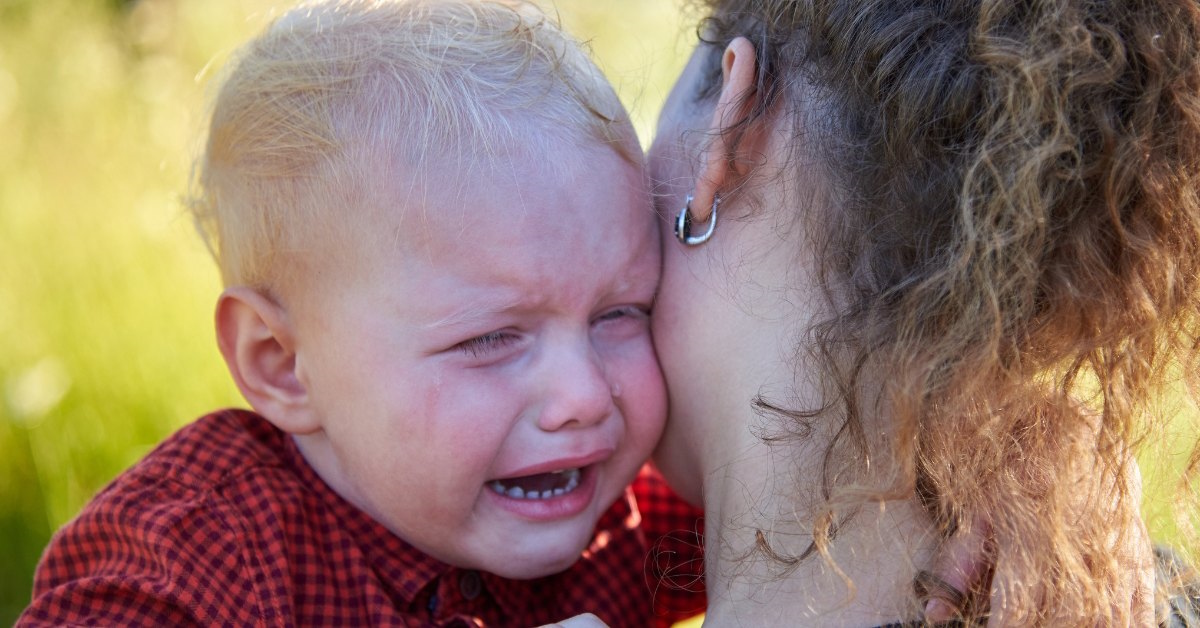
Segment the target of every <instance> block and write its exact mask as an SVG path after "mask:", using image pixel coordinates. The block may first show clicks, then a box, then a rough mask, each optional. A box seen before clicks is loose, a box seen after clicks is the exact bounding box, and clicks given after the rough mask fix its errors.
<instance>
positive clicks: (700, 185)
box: [692, 37, 766, 222]
mask: <svg viewBox="0 0 1200 628" xmlns="http://www.w3.org/2000/svg"><path fill="white" fill-rule="evenodd" d="M757 76H758V57H757V55H756V53H755V50H754V44H752V43H750V40H749V39H746V38H745V37H738V38H735V39H734V40H733V41H731V42H729V45H728V46H726V47H725V53H724V54H723V55H721V91H720V93H719V94H718V96H717V107H716V109H715V110H714V111H713V118H712V124H711V127H710V129H709V131H710V135H711V137H712V142H711V143H710V144H709V146H708V149H707V150H706V152H705V154H704V157H703V158H702V159H701V163H700V168H701V171H700V173H699V176H698V177H697V179H696V189H695V190H694V191H693V193H692V215H693V216H694V217H695V219H696V220H697V221H698V222H703V221H705V220H708V216H709V210H710V208H711V207H712V203H713V199H714V198H715V197H716V195H717V193H718V192H719V191H720V190H722V189H725V188H728V187H729V186H730V185H732V184H735V183H736V182H737V179H738V178H740V177H742V176H745V175H746V174H747V173H749V171H750V169H751V167H752V166H753V164H754V163H756V161H757V160H758V158H759V156H760V155H762V154H763V152H764V149H765V146H764V142H765V137H766V136H765V134H764V133H762V132H761V130H756V129H752V128H742V129H738V128H736V127H737V126H738V124H739V123H740V122H742V121H744V120H745V119H746V118H747V116H749V114H750V111H751V110H752V109H753V108H754V106H755V104H756V103H757V100H758V98H760V97H761V94H759V93H757V85H756V84H757Z"/></svg>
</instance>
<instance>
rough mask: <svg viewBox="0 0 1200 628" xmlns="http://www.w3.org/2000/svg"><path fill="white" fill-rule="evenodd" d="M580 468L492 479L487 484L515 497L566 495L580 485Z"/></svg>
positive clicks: (546, 497)
mask: <svg viewBox="0 0 1200 628" xmlns="http://www.w3.org/2000/svg"><path fill="white" fill-rule="evenodd" d="M580 473H581V470H580V469H579V468H573V469H561V470H559V471H552V472H550V473H536V474H534V475H526V476H522V477H517V478H504V479H501V480H492V481H491V482H488V483H487V485H488V487H490V488H491V489H492V490H493V491H496V492H497V493H499V494H500V495H504V496H506V497H511V498H513V499H550V498H552V497H558V496H560V495H566V494H567V493H570V492H571V491H573V490H575V489H576V488H577V487H578V486H579V476H580Z"/></svg>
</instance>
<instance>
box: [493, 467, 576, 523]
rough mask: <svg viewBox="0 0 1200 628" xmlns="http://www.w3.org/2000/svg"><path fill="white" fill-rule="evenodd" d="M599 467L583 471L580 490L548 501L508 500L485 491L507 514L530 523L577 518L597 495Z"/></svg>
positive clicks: (507, 497)
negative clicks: (509, 513)
mask: <svg viewBox="0 0 1200 628" xmlns="http://www.w3.org/2000/svg"><path fill="white" fill-rule="evenodd" d="M597 471H598V470H597V468H596V465H588V466H586V467H583V468H582V469H580V477H579V486H577V487H576V488H575V490H573V491H571V492H569V493H565V494H563V495H556V496H554V497H550V498H548V499H523V498H519V497H509V496H508V495H501V494H499V493H497V492H496V491H493V490H492V489H491V488H489V487H486V486H485V487H484V491H483V492H484V493H485V494H486V495H487V498H488V499H493V500H495V501H496V503H497V505H499V506H500V508H502V509H504V510H507V511H509V512H511V513H513V514H516V515H518V516H520V517H521V518H523V519H528V520H531V521H554V520H556V519H565V518H568V517H574V516H575V515H578V514H579V513H581V512H583V511H584V510H586V509H587V507H588V505H589V504H591V503H592V500H593V499H595V495H596V484H597V476H598V475H599V473H598V472H597Z"/></svg>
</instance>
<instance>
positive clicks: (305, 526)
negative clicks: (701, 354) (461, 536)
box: [18, 410, 704, 626]
mask: <svg viewBox="0 0 1200 628" xmlns="http://www.w3.org/2000/svg"><path fill="white" fill-rule="evenodd" d="M697 516H698V511H696V510H695V509H692V508H690V507H688V506H686V505H684V504H683V503H682V502H680V501H679V500H678V499H677V498H675V497H674V496H673V494H671V493H670V491H669V489H667V488H666V487H665V485H664V484H663V483H662V481H661V478H658V476H657V475H656V474H653V473H652V472H649V471H648V470H643V473H642V474H641V475H640V476H639V478H638V481H637V482H636V483H635V485H634V486H633V487H632V488H631V489H630V491H628V492H627V496H626V498H625V499H622V500H618V502H617V503H616V504H614V505H613V507H612V508H610V509H609V510H608V512H607V513H606V514H605V515H604V516H603V517H602V518H601V520H600V522H599V524H598V525H597V532H596V536H595V537H594V538H593V543H592V546H591V547H590V548H589V549H588V550H587V551H585V552H584V554H583V557H582V558H581V559H580V560H579V561H578V562H577V563H576V564H575V565H574V566H572V567H571V568H570V569H568V570H567V571H565V572H563V573H561V574H558V575H554V576H549V577H545V578H540V579H537V580H528V581H520V580H507V579H504V578H500V577H497V576H494V575H492V574H488V573H481V572H476V571H471V570H465V569H458V568H455V567H452V566H450V565H447V564H445V563H442V562H439V561H437V560H434V559H433V558H431V557H429V556H427V555H425V554H423V553H422V552H420V551H418V550H417V549H415V548H414V547H412V546H411V545H409V544H408V543H406V542H404V541H403V540H401V539H400V538H399V537H397V536H395V535H393V534H392V533H390V532H389V531H388V530H387V529H385V528H384V527H383V526H382V525H380V524H379V523H377V522H376V521H375V520H373V519H371V518H370V517H369V516H368V515H366V514H365V513H363V512H362V511H360V510H358V509H357V508H355V507H354V506H352V505H350V504H349V503H348V502H346V501H345V500H343V499H342V498H341V497H339V496H338V495H337V494H336V493H334V492H333V491H332V490H331V489H330V488H329V487H328V486H327V485H326V484H325V483H324V482H323V481H322V480H321V479H320V478H319V477H318V476H317V475H316V473H315V472H314V471H313V470H312V469H311V468H310V467H309V466H308V464H307V463H306V462H305V461H304V459H303V458H302V457H301V456H300V453H299V451H298V450H297V449H296V446H295V444H294V443H293V442H292V439H291V438H288V437H287V436H286V435H285V434H283V433H282V432H280V431H278V430H277V429H275V428H274V427H273V426H272V425H271V424H270V423H268V422H267V421H265V420H264V419H263V418H261V417H259V416H258V415H255V414H253V413H251V412H246V411H241V410H227V411H223V412H218V413H215V414H211V415H208V416H206V417H203V418H201V419H200V420H199V421H197V422H195V423H193V424H192V425H189V426H187V427H185V428H183V429H182V430H180V431H179V432H178V433H176V434H175V435H174V436H171V437H170V438H168V439H167V440H166V441H165V442H164V443H163V444H162V445H160V446H159V447H158V448H157V449H155V450H154V451H153V452H151V453H150V454H149V455H148V456H147V457H146V458H145V459H143V460H142V461H141V462H139V463H138V464H137V465H135V466H134V467H133V468H131V469H130V470H128V471H127V472H125V473H124V474H122V475H121V476H120V477H118V478H117V479H116V480H115V481H114V482H113V483H112V484H111V485H109V486H108V487H107V488H105V489H104V490H103V491H102V492H100V493H99V494H98V495H97V496H96V498H95V499H93V500H92V502H91V503H89V504H88V505H87V506H86V507H85V508H84V510H83V512H82V513H80V515H79V516H78V517H77V518H76V519H75V520H74V521H72V522H70V523H69V524H67V525H66V526H64V527H63V528H62V529H61V530H59V532H58V533H57V534H56V535H55V537H54V539H53V540H52V541H51V543H50V546H49V547H48V548H47V549H46V552H45V554H44V555H43V557H42V561H41V564H40V565H39V566H38V569H37V573H36V575H35V582H34V598H33V602H32V604H31V605H30V607H29V608H27V609H26V610H25V613H24V614H23V615H22V616H21V618H20V619H19V620H18V625H20V626H36V625H62V624H76V625H78V624H85V625H108V626H113V625H158V626H166V625H171V626H180V625H204V626H210V625H236V626H309V625H372V626H453V625H459V626H477V625H486V626H536V625H540V624H544V623H548V622H552V621H556V620H561V619H563V618H566V617H569V616H573V615H576V614H579V613H583V612H591V613H595V614H596V615H598V616H599V617H600V618H601V619H603V620H605V621H606V622H608V623H609V624H610V625H612V626H647V625H660V626H661V625H667V624H669V623H671V622H672V621H675V620H678V619H682V618H684V617H686V616H687V615H690V614H694V613H695V612H696V611H699V610H702V609H703V606H704V598H703V591H702V590H697V591H694V592H691V593H689V592H687V591H685V590H682V589H679V588H663V587H659V586H657V583H656V582H653V581H652V580H653V577H648V576H647V575H646V574H647V573H648V572H647V567H646V566H647V565H648V564H649V563H648V561H647V552H648V547H649V545H650V544H649V543H647V541H646V539H647V538H651V539H655V538H659V537H661V536H662V535H663V534H664V533H667V532H673V531H678V530H684V531H689V532H690V531H692V530H695V529H696V518H697ZM673 538H674V537H673V535H672V536H668V537H667V539H666V540H665V541H662V542H659V543H658V544H657V549H658V552H659V555H660V557H661V556H662V555H664V554H672V553H674V552H677V551H683V552H689V553H688V554H687V555H689V556H692V555H694V552H690V550H689V549H688V548H687V547H686V545H687V544H686V543H677V541H676V540H672V539H673ZM684 538H686V536H685V537H684ZM673 543H675V544H676V545H673ZM654 562H661V559H660V560H659V561H654ZM693 589H694V587H693ZM652 598H653V599H652ZM652 605H653V608H654V609H655V610H652ZM664 609H665V610H664ZM656 610H657V612H656Z"/></svg>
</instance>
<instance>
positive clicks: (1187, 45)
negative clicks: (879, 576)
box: [697, 0, 1200, 625]
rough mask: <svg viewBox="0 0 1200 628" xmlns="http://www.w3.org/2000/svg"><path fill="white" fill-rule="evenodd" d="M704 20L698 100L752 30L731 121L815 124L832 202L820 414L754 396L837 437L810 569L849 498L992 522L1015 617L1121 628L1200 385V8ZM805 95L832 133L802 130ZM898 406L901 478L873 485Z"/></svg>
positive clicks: (820, 333)
mask: <svg viewBox="0 0 1200 628" xmlns="http://www.w3.org/2000/svg"><path fill="white" fill-rule="evenodd" d="M704 4H705V5H706V6H707V9H708V11H707V13H708V15H709V17H707V18H706V19H705V20H704V22H703V24H702V26H701V29H700V32H701V39H702V40H703V41H705V42H707V43H708V44H710V54H709V55H708V60H707V73H706V78H705V80H704V84H703V87H702V91H701V93H700V94H698V95H697V97H698V98H700V99H709V98H712V97H713V96H714V95H715V94H716V92H717V90H718V89H719V88H720V83H721V75H720V55H721V53H722V50H723V49H724V47H725V45H726V44H728V43H729V41H731V40H732V39H733V38H734V37H737V36H746V37H747V38H749V39H750V40H751V41H752V42H753V43H754V44H755V47H756V50H757V54H758V72H759V74H758V77H757V83H758V84H757V86H756V98H755V106H754V107H753V108H752V109H751V110H750V114H749V116H748V117H747V118H746V119H745V120H743V121H742V122H741V124H742V125H754V124H760V123H765V122H768V121H779V120H784V121H788V120H790V121H791V123H792V124H793V125H795V128H797V129H798V131H797V132H799V129H800V127H803V129H802V131H803V133H804V137H805V138H806V139H805V142H806V144H811V142H812V141H813V140H812V138H814V137H816V138H817V140H816V144H817V146H816V150H817V151H819V155H820V156H821V157H822V158H823V159H822V161H823V163H824V166H825V168H826V170H827V172H826V174H827V175H828V176H829V177H830V181H831V184H832V185H833V186H834V189H836V190H837V198H838V199H839V205H838V207H837V211H831V212H827V213H823V214H822V216H821V218H822V224H825V225H827V229H825V230H824V232H823V233H821V234H818V245H817V247H816V249H815V250H816V251H817V252H818V257H819V258H820V259H819V263H820V268H821V273H820V279H821V282H822V284H823V287H824V289H825V290H826V291H827V293H828V294H829V295H830V301H831V303H834V304H835V308H834V309H835V312H834V314H833V316H831V317H830V318H829V319H827V320H825V321H823V322H821V323H820V324H818V325H817V326H816V327H815V328H814V329H813V330H812V333H811V334H810V336H811V338H813V339H814V342H813V346H814V348H813V349H812V352H813V353H814V355H815V356H816V357H817V358H819V360H820V364H821V365H822V366H823V367H825V368H824V370H825V373H824V376H825V378H826V382H827V384H828V386H827V390H828V391H829V392H828V393H827V397H826V399H825V400H824V401H825V403H824V404H822V406H821V407H820V408H817V409H806V408H801V409H784V408H782V407H779V406H771V405H770V404H769V403H768V402H765V401H763V402H761V403H763V404H764V405H767V406H768V407H772V409H774V410H777V411H778V412H779V413H780V414H781V415H784V416H786V417H788V418H790V419H791V420H793V421H798V422H801V423H802V425H800V426H798V427H797V429H798V430H802V429H803V427H804V425H808V424H809V423H810V422H811V421H814V420H817V419H818V418H821V419H827V418H829V417H834V418H835V419H836V420H839V421H841V422H842V423H841V429H840V430H838V431H837V434H838V437H837V438H835V439H834V442H833V443H832V444H831V445H830V447H829V449H828V450H827V452H826V464H825V474H824V478H823V482H824V486H823V488H824V489H825V494H826V495H827V497H828V499H827V505H828V510H827V511H826V512H825V516H822V517H818V518H817V520H816V521H814V522H812V525H813V531H814V538H815V539H816V541H815V542H814V547H815V549H817V550H820V549H821V546H822V545H823V544H828V543H831V542H833V540H834V537H835V535H836V528H837V522H838V521H839V518H841V517H845V516H847V514H846V513H852V512H853V509H854V506H855V504H859V505H861V504H862V503H864V502H865V501H870V500H881V499H891V498H895V497H900V496H904V495H912V494H913V492H914V491H916V492H917V494H919V495H921V496H922V497H923V498H924V500H925V501H924V503H925V504H926V505H927V507H928V508H929V510H930V512H931V514H932V515H933V517H934V520H935V521H937V522H938V523H939V525H940V526H941V529H942V531H943V532H944V533H945V534H947V535H949V534H950V533H952V532H953V531H954V530H955V528H956V527H959V526H963V525H970V521H971V519H972V516H971V515H972V514H979V513H982V514H983V516H984V518H985V519H986V520H987V521H988V522H989V524H990V527H991V533H992V535H993V538H994V540H995V551H996V554H995V557H994V558H995V571H994V576H993V578H994V579H993V586H994V587H995V590H994V592H995V593H997V594H998V595H999V596H1000V599H1002V600H1004V601H1005V607H1006V612H1008V613H1009V615H1007V616H1008V617H1009V618H1010V619H1011V620H1012V621H1014V622H1016V623H1018V624H1022V625H1024V624H1032V623H1042V622H1050V623H1054V624H1061V623H1069V624H1078V623H1081V622H1085V623H1092V622H1095V621H1097V620H1099V621H1101V622H1102V623H1105V624H1108V623H1113V622H1116V623H1124V622H1127V621H1128V617H1126V616H1124V615H1123V614H1122V613H1123V612H1124V611H1123V610H1122V609H1121V606H1122V605H1121V604H1118V600H1116V599H1115V597H1116V593H1115V592H1116V591H1118V590H1119V589H1120V585H1119V582H1120V579H1121V577H1122V573H1121V569H1120V567H1119V563H1118V561H1117V559H1116V557H1115V556H1114V552H1113V551H1112V548H1113V547H1114V544H1115V543H1119V542H1121V539H1123V538H1125V535H1128V534H1133V533H1135V530H1134V526H1135V525H1136V524H1135V523H1134V522H1135V519H1136V516H1137V514H1136V513H1137V509H1138V504H1137V503H1134V502H1135V501H1136V500H1135V499H1133V495H1132V493H1131V487H1130V486H1129V485H1128V484H1127V482H1126V481H1124V480H1123V479H1122V478H1126V477H1128V476H1127V471H1128V469H1126V466H1127V465H1128V464H1131V460H1130V457H1129V452H1130V451H1131V450H1133V449H1134V448H1136V447H1138V446H1141V445H1142V444H1143V443H1144V441H1145V440H1146V439H1147V438H1150V437H1154V438H1157V437H1158V436H1160V435H1161V434H1162V430H1163V428H1164V424H1165V423H1166V422H1167V420H1168V417H1166V415H1165V414H1164V413H1163V412H1161V411H1158V410H1156V408H1157V405H1156V404H1155V400H1156V398H1157V395H1159V394H1161V392H1162V390H1163V389H1164V388H1165V387H1166V386H1167V385H1168V384H1169V383H1171V382H1172V381H1173V380H1175V379H1177V377H1178V373H1179V371H1178V369H1177V366H1178V365H1179V364H1183V365H1184V367H1183V370H1184V373H1186V374H1187V375H1188V377H1189V379H1190V380H1191V381H1192V382H1194V381H1195V379H1196V375H1197V371H1196V364H1197V352H1198V339H1200V321H1198V316H1197V304H1198V303H1200V298H1198V297H1200V4H1198V3H1197V2H1195V1H1191V0H1146V1H1139V2H1095V1H1085V0H1038V1H1036V2H1035V1H1032V0H977V1H967V0H938V1H915V0H910V1H895V0H889V1H886V2H885V1H881V0H841V1H838V0H708V1H707V2H705V3H704ZM814 87H815V89H814ZM814 94H815V98H816V99H817V100H818V101H820V102H819V104H820V108H821V111H823V112H826V113H827V114H828V115H827V116H825V117H824V118H823V119H822V120H821V121H820V125H819V126H820V128H813V124H812V123H811V122H812V121H811V120H809V119H806V120H805V121H804V122H800V120H801V118H802V117H803V116H802V113H801V106H800V104H799V103H798V101H799V100H800V99H804V98H807V99H809V100H811V99H813V98H814V96H813V95H814ZM781 116H782V118H781ZM798 138H799V136H798V135H797V139H796V141H795V142H794V143H795V144H797V145H798V144H799V143H800V140H799V139H798ZM806 150H812V146H806ZM793 163H794V164H799V163H800V162H799V161H798V160H793ZM834 295H836V297H835V296H834ZM875 369H886V371H878V370H875ZM872 370H875V372H886V373H887V374H888V375H887V377H886V378H884V382H885V384H884V390H883V394H882V395H879V391H871V392H865V391H864V388H865V386H864V384H865V383H866V382H867V381H868V380H867V377H866V373H867V372H868V371H872ZM871 381H873V380H871ZM1193 390H1194V389H1193ZM883 408H886V411H887V414H888V418H889V421H890V422H891V423H890V424H891V427H890V428H889V429H890V432H889V438H888V439H887V443H888V444H887V447H888V449H889V450H890V451H889V452H888V454H887V455H888V457H890V458H892V459H894V461H895V462H896V464H895V466H894V467H893V469H894V470H895V473H894V475H892V476H889V479H888V480H886V481H884V482H882V483H878V482H877V483H876V484H875V485H874V486H873V487H871V490H869V491H865V492H864V491H863V490H862V489H863V487H862V486H861V485H858V484H859V483H860V481H861V479H862V478H863V477H865V476H864V475H863V474H862V472H861V471H862V467H863V466H864V462H863V461H864V460H865V459H867V458H868V457H869V456H871V455H872V454H873V451H872V446H871V444H870V443H871V442H872V441H871V439H869V438H867V436H866V435H865V434H867V433H868V430H867V429H866V428H865V427H864V425H865V417H867V416H868V414H867V413H869V412H872V411H879V410H882V409H883ZM1189 433H1190V434H1193V435H1194V434H1195V431H1191V432H1189ZM1191 451H1192V454H1191V458H1190V467H1189V473H1188V478H1194V477H1195V475H1196V472H1197V467H1198V466H1200V443H1193V444H1192V447H1191ZM1114 493H1115V495H1116V496H1115V498H1114V497H1113V495H1114ZM1181 493H1183V495H1182V497H1183V498H1184V499H1183V500H1181V501H1186V502H1188V505H1187V507H1188V508H1190V512H1192V513H1194V512H1195V506H1196V504H1195V492H1194V491H1188V490H1186V489H1181ZM1191 521H1192V523H1191V524H1190V525H1191V527H1192V528H1193V530H1192V531H1193V532H1194V526H1195V519H1194V518H1193V519H1191ZM765 549H766V550H767V551H768V552H769V551H770V548H765ZM793 558H795V557H793ZM976 612H977V613H979V614H983V613H986V609H977V611H976Z"/></svg>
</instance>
